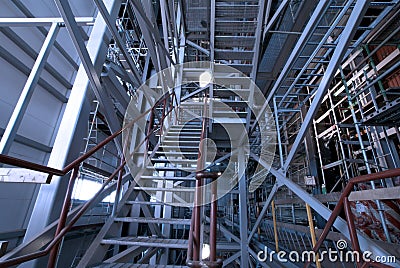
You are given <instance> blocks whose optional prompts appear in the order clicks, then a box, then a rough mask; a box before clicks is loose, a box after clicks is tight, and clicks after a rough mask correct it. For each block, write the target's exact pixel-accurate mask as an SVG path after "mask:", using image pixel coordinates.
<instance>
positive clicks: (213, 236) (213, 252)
mask: <svg viewBox="0 0 400 268" xmlns="http://www.w3.org/2000/svg"><path fill="white" fill-rule="evenodd" d="M217 199H218V196H217V180H213V181H212V182H211V212H210V217H211V219H210V261H211V262H215V261H216V260H217V209H218V208H217V205H218V204H217Z"/></svg>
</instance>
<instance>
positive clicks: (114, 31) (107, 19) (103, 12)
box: [94, 0, 142, 87]
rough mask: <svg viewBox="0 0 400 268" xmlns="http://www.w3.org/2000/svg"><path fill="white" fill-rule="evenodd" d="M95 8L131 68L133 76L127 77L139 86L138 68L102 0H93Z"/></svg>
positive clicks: (129, 74)
mask: <svg viewBox="0 0 400 268" xmlns="http://www.w3.org/2000/svg"><path fill="white" fill-rule="evenodd" d="M94 2H95V4H96V6H97V8H98V9H99V12H100V13H101V16H102V17H103V19H104V21H105V23H106V24H107V27H108V30H109V31H110V32H111V34H112V36H113V38H114V41H115V42H116V43H117V45H118V47H119V49H120V50H121V53H122V55H123V56H124V59H125V60H126V62H127V63H128V66H129V68H130V69H131V70H132V73H133V76H134V77H131V75H132V73H130V72H129V73H128V77H129V78H130V79H131V82H132V84H133V85H134V86H136V87H140V85H141V84H142V83H141V76H140V74H139V71H138V69H137V68H136V65H135V63H134V62H133V60H132V57H131V55H130V54H129V52H128V50H127V49H126V46H125V44H124V41H123V40H122V38H121V36H120V34H119V33H118V31H117V29H116V27H115V23H113V22H112V21H111V18H110V13H109V12H108V11H107V8H106V6H105V5H104V3H103V1H102V0H94Z"/></svg>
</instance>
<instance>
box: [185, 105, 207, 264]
mask: <svg viewBox="0 0 400 268" xmlns="http://www.w3.org/2000/svg"><path fill="white" fill-rule="evenodd" d="M206 113H207V98H205V99H204V108H203V116H202V117H203V118H202V127H201V135H200V146H199V152H198V154H197V165H196V172H200V171H202V170H203V168H204V163H203V155H202V151H203V150H202V147H203V144H202V142H203V140H204V139H205V135H206V132H207V121H208V120H207V116H206ZM201 187H202V180H200V179H196V188H195V197H194V198H195V203H194V206H193V213H192V218H191V223H190V229H189V241H188V253H187V259H186V262H187V264H188V265H190V263H191V262H193V261H199V258H200V256H199V252H200V237H199V236H200V226H198V225H199V223H200V207H199V204H200V203H201V202H200V199H201V195H202V193H201Z"/></svg>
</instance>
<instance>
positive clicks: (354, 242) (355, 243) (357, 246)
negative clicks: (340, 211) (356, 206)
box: [343, 197, 360, 266]
mask: <svg viewBox="0 0 400 268" xmlns="http://www.w3.org/2000/svg"><path fill="white" fill-rule="evenodd" d="M343 205H344V213H345V214H346V220H347V224H348V227H349V233H350V239H351V246H352V248H353V250H354V251H357V252H360V243H359V242H358V237H357V230H356V226H355V224H354V217H353V213H352V212H351V208H350V204H349V199H348V198H347V197H345V198H344V200H343ZM357 266H358V265H357Z"/></svg>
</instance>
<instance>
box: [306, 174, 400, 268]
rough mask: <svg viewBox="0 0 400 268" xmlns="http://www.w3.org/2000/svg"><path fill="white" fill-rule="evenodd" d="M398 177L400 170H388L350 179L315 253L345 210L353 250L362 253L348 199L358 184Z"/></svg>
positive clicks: (380, 264)
mask: <svg viewBox="0 0 400 268" xmlns="http://www.w3.org/2000/svg"><path fill="white" fill-rule="evenodd" d="M397 176H400V168H396V169H391V170H386V171H382V172H377V173H372V174H367V175H362V176H358V177H354V178H352V179H350V180H349V182H348V183H347V185H346V187H345V188H344V190H343V192H342V194H341V196H340V199H339V201H338V203H337V205H336V207H335V208H334V210H333V211H332V214H331V216H330V217H329V219H328V221H327V223H326V225H325V228H324V230H323V231H322V234H321V235H320V237H319V238H318V242H317V243H316V244H315V246H314V247H313V251H314V252H315V253H317V252H318V250H319V249H320V247H321V245H322V243H323V242H324V240H325V239H326V237H327V235H328V233H329V230H330V229H331V228H332V226H333V223H334V222H335V220H336V219H337V217H339V214H340V212H341V211H342V210H343V209H344V212H345V215H346V222H347V224H348V228H349V233H350V240H351V246H352V249H353V251H356V252H358V253H361V252H360V251H361V249H360V244H359V241H358V236H357V230H356V227H355V224H354V218H353V214H352V212H351V207H350V203H349V200H348V197H349V195H350V193H351V192H352V191H353V187H354V186H355V185H356V184H358V183H365V182H370V181H373V180H379V179H386V178H392V177H397ZM360 255H361V254H360ZM358 261H360V262H357V267H361V268H363V267H388V268H389V267H391V266H389V265H386V264H383V263H378V262H364V263H361V260H358ZM309 265H310V262H307V263H306V264H305V265H304V267H305V268H307V267H308V266H309Z"/></svg>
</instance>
